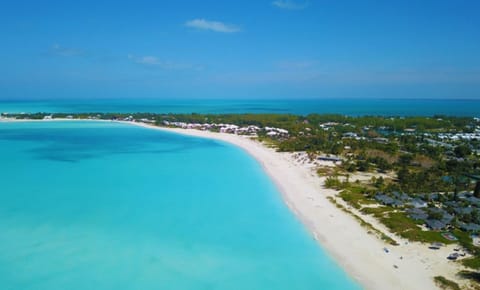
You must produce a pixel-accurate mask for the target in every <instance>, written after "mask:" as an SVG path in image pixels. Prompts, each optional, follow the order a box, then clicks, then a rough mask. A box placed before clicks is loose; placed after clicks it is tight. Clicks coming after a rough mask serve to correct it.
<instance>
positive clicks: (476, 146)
mask: <svg viewBox="0 0 480 290" xmlns="http://www.w3.org/2000/svg"><path fill="white" fill-rule="evenodd" d="M55 119H57V120H112V121H122V122H131V123H136V124H142V125H145V126H157V127H164V128H177V129H191V130H198V131H210V132H216V133H225V134H234V135H240V136H243V137H247V138H249V139H254V140H257V141H259V142H261V143H262V144H263V145H265V146H267V147H272V148H274V149H275V150H276V151H278V152H289V154H291V156H292V158H293V161H294V162H296V163H298V164H301V165H302V166H306V167H308V168H310V170H311V171H312V172H315V173H316V174H317V178H318V179H319V180H321V181H322V182H323V186H324V187H325V188H329V189H332V190H333V193H332V194H330V195H328V196H326V198H327V199H328V200H329V201H330V202H331V203H332V204H333V205H335V206H336V207H337V208H339V209H340V210H341V211H344V212H346V213H348V214H349V215H350V216H351V217H353V218H354V219H355V220H357V221H358V222H359V223H360V225H361V226H362V227H364V228H365V230H366V231H368V233H369V234H372V235H374V236H376V237H377V238H378V239H380V240H382V241H383V242H384V243H385V245H386V246H385V247H384V249H383V251H384V252H385V253H389V252H390V250H391V249H395V247H397V246H399V245H402V244H405V243H406V242H411V243H418V244H419V245H423V246H422V247H423V251H430V252H434V253H442V255H443V257H442V259H441V260H439V261H440V263H445V264H447V263H449V264H451V263H454V264H453V265H454V267H455V269H457V270H458V271H457V273H454V274H453V275H449V276H448V277H446V276H444V273H438V275H436V276H434V277H432V278H433V279H434V281H435V283H437V285H439V286H440V287H444V288H446V289H463V288H465V287H472V289H478V285H477V283H478V282H480V272H479V269H480V119H478V118H472V117H451V116H441V115H438V116H431V117H398V116H397V117H383V116H382V117H380V116H360V117H349V116H342V115H318V114H310V115H306V116H300V115H288V114H153V113H129V114H126V113H118V114H116V113H107V114H106V113H75V114H69V113H55V114H49V113H35V114H8V113H3V114H1V116H0V121H2V120H4V121H9V120H10V121H11V120H16V121H21V120H55ZM390 246H391V247H392V248H390ZM432 255H433V256H435V257H438V256H439V254H432ZM400 259H404V257H403V256H401V257H400ZM435 262H438V261H435ZM392 266H393V267H398V266H397V265H396V264H393V265H392ZM476 287H477V288H476Z"/></svg>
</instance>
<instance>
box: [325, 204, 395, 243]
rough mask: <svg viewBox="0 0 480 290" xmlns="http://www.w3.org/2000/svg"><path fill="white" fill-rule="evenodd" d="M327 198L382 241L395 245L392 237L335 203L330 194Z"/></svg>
mask: <svg viewBox="0 0 480 290" xmlns="http://www.w3.org/2000/svg"><path fill="white" fill-rule="evenodd" d="M327 199H328V200H329V201H331V202H332V203H333V204H335V206H336V207H338V208H339V209H341V210H343V211H344V212H346V213H348V214H350V215H351V216H353V217H354V218H355V219H356V220H357V221H358V222H359V223H360V225H361V226H362V227H364V228H366V229H368V231H369V232H373V233H374V234H376V235H377V236H378V237H379V238H380V239H382V240H383V241H385V242H387V243H389V244H390V245H393V246H397V245H398V243H397V241H395V240H394V239H392V238H390V237H389V236H387V235H386V234H384V233H383V232H381V231H379V230H377V229H376V228H374V227H373V226H372V224H370V223H367V222H366V221H364V220H363V219H362V218H361V217H359V216H358V215H356V214H354V213H352V212H350V211H349V210H347V209H346V208H345V207H344V206H342V205H341V204H339V203H337V201H336V200H335V199H334V198H333V197H331V196H327Z"/></svg>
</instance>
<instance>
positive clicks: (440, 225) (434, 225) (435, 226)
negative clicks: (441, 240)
mask: <svg viewBox="0 0 480 290" xmlns="http://www.w3.org/2000/svg"><path fill="white" fill-rule="evenodd" d="M425 224H426V225H427V227H429V228H431V229H432V230H441V229H444V228H446V227H447V224H446V223H444V222H443V221H440V220H426V221H425Z"/></svg>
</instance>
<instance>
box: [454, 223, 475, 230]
mask: <svg viewBox="0 0 480 290" xmlns="http://www.w3.org/2000/svg"><path fill="white" fill-rule="evenodd" d="M458 227H459V228H460V229H461V230H464V231H467V232H478V231H480V225H478V224H474V223H468V224H466V223H458Z"/></svg>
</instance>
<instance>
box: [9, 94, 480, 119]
mask: <svg viewBox="0 0 480 290" xmlns="http://www.w3.org/2000/svg"><path fill="white" fill-rule="evenodd" d="M0 112H11V113H20V112H29V113H34V112H50V113H58V112H64V113H78V112H116V113H128V112H152V113H289V114H300V115H306V114H310V113H334V114H342V115H351V116H359V115H382V116H433V115H435V114H442V115H451V116H471V117H479V116H480V99H479V100H471V99H470V100H468V99H359V98H357V99H333V98H331V99H315V100H184V99H182V100H166V99H122V100H51V101H0Z"/></svg>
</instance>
